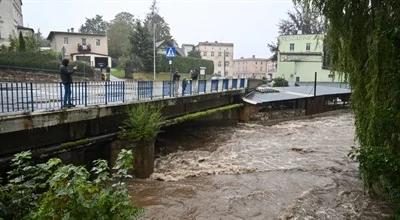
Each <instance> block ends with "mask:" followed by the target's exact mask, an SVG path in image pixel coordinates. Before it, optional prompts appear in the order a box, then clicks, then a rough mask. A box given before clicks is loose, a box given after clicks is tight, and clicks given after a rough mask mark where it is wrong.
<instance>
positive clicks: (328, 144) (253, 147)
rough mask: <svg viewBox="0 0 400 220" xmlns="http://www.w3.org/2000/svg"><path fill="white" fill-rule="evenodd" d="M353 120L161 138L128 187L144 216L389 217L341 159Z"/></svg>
mask: <svg viewBox="0 0 400 220" xmlns="http://www.w3.org/2000/svg"><path fill="white" fill-rule="evenodd" d="M353 124H354V120H353V116H352V114H350V113H348V112H338V113H335V114H333V115H330V116H324V117H318V118H314V119H305V120H296V121H287V122H282V123H279V124H276V125H272V126H268V125H266V124H265V123H264V122H262V121H258V122H253V123H246V124H238V125H235V126H228V127H211V128H210V127H208V128H204V129H197V128H196V129H192V131H191V132H187V131H182V132H181V133H180V134H179V135H176V134H175V135H164V136H167V139H166V140H164V142H165V143H164V145H165V149H166V153H164V154H163V155H162V156H159V158H157V160H156V170H155V173H154V174H153V175H152V177H151V178H150V179H147V180H135V181H132V182H131V183H130V186H129V190H130V192H131V194H132V196H133V198H134V202H135V204H136V205H138V206H140V207H143V208H145V214H144V216H143V217H142V218H143V219H207V220H211V219H386V218H390V216H391V213H392V210H391V209H390V207H389V206H388V205H387V204H385V203H383V202H380V201H378V200H374V199H371V198H370V197H369V196H368V195H367V194H366V193H364V189H363V185H362V182H361V180H360V179H359V172H358V164H357V163H355V162H354V161H351V160H350V159H349V158H348V157H347V154H348V153H349V151H350V149H351V146H354V145H355V138H354V135H355V134H354V126H353ZM168 137H169V138H168ZM168 149H169V150H168Z"/></svg>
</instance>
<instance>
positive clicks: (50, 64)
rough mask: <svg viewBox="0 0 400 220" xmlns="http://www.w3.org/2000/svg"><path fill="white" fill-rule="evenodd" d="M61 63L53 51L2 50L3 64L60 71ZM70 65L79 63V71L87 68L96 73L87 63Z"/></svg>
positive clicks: (1, 58)
mask: <svg viewBox="0 0 400 220" xmlns="http://www.w3.org/2000/svg"><path fill="white" fill-rule="evenodd" d="M60 63H61V62H60V56H59V54H58V53H55V52H52V51H45V52H38V51H26V52H15V51H4V50H1V51H0V65H2V66H8V67H15V68H18V67H19V68H28V69H29V68H31V69H40V70H50V71H58V70H59V68H60ZM70 65H77V66H78V70H79V72H83V71H84V70H85V72H86V73H88V74H93V73H94V69H93V68H92V67H91V66H90V65H89V64H87V63H86V64H85V63H83V62H81V61H78V62H71V64H70Z"/></svg>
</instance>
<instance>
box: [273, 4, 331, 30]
mask: <svg viewBox="0 0 400 220" xmlns="http://www.w3.org/2000/svg"><path fill="white" fill-rule="evenodd" d="M287 15H288V18H287V19H283V20H281V22H280V23H279V34H281V35H292V34H297V33H298V31H301V32H302V34H322V33H324V32H325V21H324V19H323V16H322V15H321V13H320V11H319V10H318V9H315V8H314V7H312V5H311V4H310V3H309V1H307V0H305V1H301V2H300V1H294V11H288V12H287Z"/></svg>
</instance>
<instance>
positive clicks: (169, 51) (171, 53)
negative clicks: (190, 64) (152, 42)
mask: <svg viewBox="0 0 400 220" xmlns="http://www.w3.org/2000/svg"><path fill="white" fill-rule="evenodd" d="M165 56H166V57H167V58H169V59H172V58H175V57H176V49H175V47H167V48H166V49H165Z"/></svg>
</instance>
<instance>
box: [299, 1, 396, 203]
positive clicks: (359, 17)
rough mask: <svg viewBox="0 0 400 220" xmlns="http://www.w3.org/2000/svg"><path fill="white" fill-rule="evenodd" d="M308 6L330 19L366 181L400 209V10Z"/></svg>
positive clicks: (392, 6)
mask: <svg viewBox="0 0 400 220" xmlns="http://www.w3.org/2000/svg"><path fill="white" fill-rule="evenodd" d="M304 1H307V2H311V3H313V5H314V7H315V8H318V9H320V10H321V11H322V12H323V14H324V15H325V16H326V18H327V21H328V24H329V26H328V34H327V38H326V41H327V45H328V46H329V51H330V53H331V54H330V56H331V60H332V67H333V69H334V70H335V71H339V72H345V73H348V74H349V78H350V84H351V87H352V90H353V94H352V107H353V111H354V113H355V124H356V131H357V136H358V139H359V142H360V146H361V149H360V150H359V156H358V157H357V158H358V159H359V161H360V170H361V174H362V178H363V180H364V182H365V184H366V186H368V187H369V189H370V191H372V192H376V193H378V194H380V195H383V196H385V197H386V198H389V199H390V200H392V201H394V202H395V204H397V205H399V204H400V196H399V192H400V170H399V168H400V148H399V147H400V132H399V131H400V99H399V94H400V83H399V82H400V53H399V51H400V28H399V27H400V20H399V16H398V15H399V13H400V4H399V2H398V1H397V0H387V1H368V0H361V1H355V0H348V1H338V0H311V1H310V0H302V2H304ZM398 207H399V206H398Z"/></svg>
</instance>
